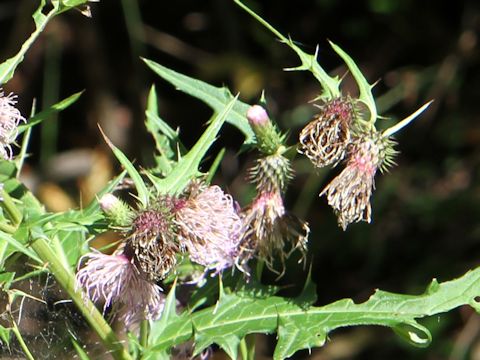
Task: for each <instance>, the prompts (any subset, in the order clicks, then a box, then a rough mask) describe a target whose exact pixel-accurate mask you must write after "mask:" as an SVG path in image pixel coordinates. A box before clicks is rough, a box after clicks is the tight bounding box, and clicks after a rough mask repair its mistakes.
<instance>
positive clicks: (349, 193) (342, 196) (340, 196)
mask: <svg viewBox="0 0 480 360" xmlns="http://www.w3.org/2000/svg"><path fill="white" fill-rule="evenodd" d="M383 153H385V151H382V147H381V144H379V143H378V142H377V141H375V139H374V138H373V136H371V137H370V136H365V137H362V138H360V139H359V140H358V141H356V142H355V143H354V144H353V145H352V148H351V150H350V152H349V157H348V161H347V165H346V167H345V169H344V170H343V171H342V172H341V173H340V174H339V175H338V176H337V177H336V178H334V179H333V180H332V181H331V182H330V183H329V184H328V185H327V186H326V187H325V189H324V190H323V191H322V192H321V193H320V196H322V195H326V197H327V201H328V204H329V205H330V206H331V207H332V208H333V209H334V211H335V213H336V215H337V218H338V223H339V225H340V226H341V227H342V228H343V230H345V229H346V228H347V226H348V225H349V224H351V223H353V222H359V221H366V222H368V223H369V222H370V221H371V212H372V211H371V205H370V196H371V195H372V192H373V189H374V188H375V182H374V177H375V174H376V172H377V169H378V168H379V167H380V166H381V164H382V162H383V160H384V156H382V154H383Z"/></svg>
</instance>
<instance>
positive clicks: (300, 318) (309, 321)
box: [146, 267, 480, 359]
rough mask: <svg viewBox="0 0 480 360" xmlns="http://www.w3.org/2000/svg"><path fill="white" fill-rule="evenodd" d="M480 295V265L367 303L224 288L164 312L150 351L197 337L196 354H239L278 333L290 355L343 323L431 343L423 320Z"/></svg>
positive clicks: (279, 355)
mask: <svg viewBox="0 0 480 360" xmlns="http://www.w3.org/2000/svg"><path fill="white" fill-rule="evenodd" d="M306 288H308V287H306ZM479 295H480V267H479V268H477V269H475V270H471V271H469V272H467V273H466V274H464V275H463V276H462V277H460V278H458V279H455V280H452V281H447V282H444V283H438V282H437V281H436V280H433V281H432V282H431V284H430V285H429V287H428V288H427V290H426V291H425V293H423V294H421V295H403V294H395V293H390V292H385V291H381V290H377V291H376V292H375V293H374V294H373V295H372V296H371V297H370V298H369V299H368V300H367V301H365V302H364V303H361V304H355V303H354V302H353V301H352V300H351V299H343V300H339V301H336V302H334V303H332V304H329V305H326V306H321V307H314V306H308V307H306V306H305V304H302V301H298V299H286V298H281V297H278V296H272V297H266V298H264V297H255V296H245V294H243V295H242V296H240V295H239V294H225V293H223V294H221V295H220V298H219V300H218V302H217V304H216V305H215V306H212V307H210V308H207V309H204V310H201V311H198V312H195V313H193V314H187V313H183V314H182V315H180V316H178V315H175V316H173V315H172V316H170V315H165V316H167V318H168V320H167V318H166V319H163V317H162V319H161V320H160V321H162V324H163V325H162V326H161V327H157V326H158V325H157V323H156V322H154V323H153V325H152V334H151V340H152V341H151V343H150V348H149V349H147V351H146V353H148V354H150V356H153V355H152V354H154V353H155V352H157V351H160V352H164V353H165V352H166V351H168V349H170V348H171V347H172V346H173V345H176V344H179V343H182V342H184V341H186V340H187V339H190V338H191V337H192V336H193V340H194V342H195V344H196V353H198V352H200V351H201V350H203V349H204V348H206V347H208V346H210V345H211V344H213V343H216V344H219V345H220V346H221V347H223V348H224V349H225V350H226V351H227V352H228V353H229V354H230V355H232V356H233V355H235V353H236V350H233V347H234V345H235V344H238V342H239V341H240V339H242V338H243V337H244V336H245V335H247V334H250V333H273V332H277V334H278V343H277V346H276V349H275V353H274V359H284V358H287V357H289V356H291V355H292V354H294V353H295V352H297V351H299V350H301V349H310V348H312V347H316V346H322V345H323V344H324V343H325V341H326V339H327V336H328V334H329V332H331V331H333V330H335V329H337V328H340V327H346V326H357V325H380V326H387V327H390V328H392V329H393V330H394V331H395V333H397V334H399V335H400V336H402V337H404V338H405V339H406V340H408V341H409V342H410V343H411V344H413V345H416V346H427V345H428V344H429V343H430V342H431V334H430V332H429V331H428V329H427V328H425V327H424V326H422V325H420V324H419V323H418V322H417V319H419V318H422V317H425V316H432V315H435V314H439V313H443V312H447V311H450V310H452V309H454V308H456V307H458V306H461V305H470V306H472V307H473V308H474V309H475V310H476V311H480V305H479V304H478V303H477V301H476V297H477V296H479ZM169 296H171V295H169ZM171 301H172V300H171Z"/></svg>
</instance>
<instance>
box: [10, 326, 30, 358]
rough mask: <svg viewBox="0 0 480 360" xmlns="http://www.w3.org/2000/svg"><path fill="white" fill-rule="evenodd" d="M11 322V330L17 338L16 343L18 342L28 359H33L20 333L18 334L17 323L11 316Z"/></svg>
mask: <svg viewBox="0 0 480 360" xmlns="http://www.w3.org/2000/svg"><path fill="white" fill-rule="evenodd" d="M12 324H13V328H12V331H13V333H14V334H15V336H16V338H17V340H18V343H19V344H20V347H21V348H22V350H23V352H24V353H25V356H26V357H27V359H28V360H35V358H34V357H33V355H32V353H31V352H30V350H29V349H28V346H27V344H25V341H24V340H23V337H22V334H20V330H19V329H18V326H17V323H16V322H15V321H14V320H13V318H12Z"/></svg>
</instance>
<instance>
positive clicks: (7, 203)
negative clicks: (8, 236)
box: [1, 190, 23, 232]
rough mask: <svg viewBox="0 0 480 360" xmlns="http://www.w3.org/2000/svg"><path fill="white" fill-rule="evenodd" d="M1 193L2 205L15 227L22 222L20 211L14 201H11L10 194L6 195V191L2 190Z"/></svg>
mask: <svg viewBox="0 0 480 360" xmlns="http://www.w3.org/2000/svg"><path fill="white" fill-rule="evenodd" d="M1 194H2V199H3V200H2V206H3V208H4V209H5V210H6V211H7V213H8V215H9V216H10V219H11V220H12V223H13V225H14V226H15V227H16V226H17V225H19V224H20V223H21V222H22V217H23V216H22V212H21V211H20V210H18V208H17V207H16V205H15V203H14V202H13V199H12V198H11V197H10V195H8V193H7V192H5V191H3V190H2V192H1ZM13 232H14V231H13Z"/></svg>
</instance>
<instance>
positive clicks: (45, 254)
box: [31, 238, 132, 360]
mask: <svg viewBox="0 0 480 360" xmlns="http://www.w3.org/2000/svg"><path fill="white" fill-rule="evenodd" d="M31 246H32V249H33V250H34V251H35V252H36V253H37V254H38V256H39V257H40V258H41V259H42V261H44V262H45V263H47V264H48V267H49V269H50V271H51V272H52V274H53V275H54V276H55V278H56V279H57V281H58V283H59V284H60V285H61V286H62V287H63V288H64V289H65V291H66V292H67V293H68V294H69V295H70V297H71V298H72V300H73V302H74V303H75V304H76V305H77V307H78V308H79V310H80V311H81V313H82V314H83V316H84V317H85V319H86V320H87V322H88V323H89V325H90V327H91V328H92V329H93V330H95V332H96V333H97V335H98V336H99V338H100V339H101V341H102V342H103V344H104V345H105V346H106V347H107V348H108V350H109V352H110V353H111V355H112V356H113V358H114V359H115V360H132V358H131V356H130V354H129V353H128V351H127V350H126V349H125V348H124V347H123V345H122V343H121V342H120V341H119V340H118V338H117V336H116V335H115V333H114V332H113V330H112V328H111V327H110V326H109V325H108V323H107V322H106V321H105V319H104V318H103V316H102V314H101V313H100V312H99V311H98V310H97V308H96V307H95V305H93V303H92V302H91V301H89V300H88V299H85V298H84V297H83V296H82V294H81V293H80V292H79V291H77V290H76V288H75V278H74V276H73V274H72V273H71V271H70V270H67V269H65V267H64V266H63V264H62V262H61V261H60V260H59V258H58V257H57V256H56V255H55V254H54V252H53V251H52V249H51V248H50V246H49V245H48V243H47V242H46V241H45V239H43V238H37V239H35V240H34V241H33V242H32V244H31Z"/></svg>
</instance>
